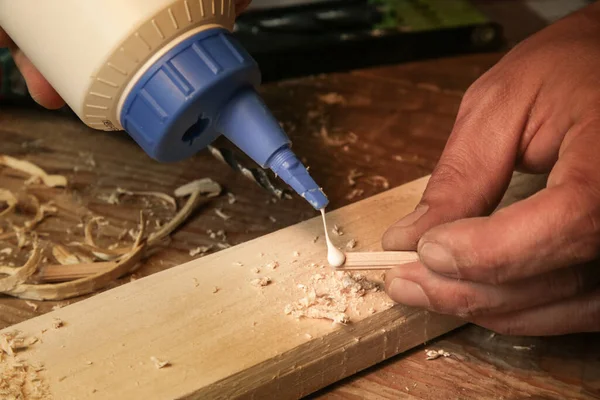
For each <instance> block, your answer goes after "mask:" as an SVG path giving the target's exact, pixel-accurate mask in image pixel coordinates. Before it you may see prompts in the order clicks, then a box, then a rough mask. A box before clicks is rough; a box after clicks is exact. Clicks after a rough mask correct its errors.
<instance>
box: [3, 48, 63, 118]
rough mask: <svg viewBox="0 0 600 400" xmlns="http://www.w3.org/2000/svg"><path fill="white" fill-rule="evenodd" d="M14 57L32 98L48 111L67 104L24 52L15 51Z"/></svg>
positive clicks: (13, 52)
mask: <svg viewBox="0 0 600 400" xmlns="http://www.w3.org/2000/svg"><path fill="white" fill-rule="evenodd" d="M12 56H13V59H14V61H15V64H16V65H17V68H19V70H20V71H21V74H22V75H23V77H24V78H25V82H27V89H28V91H29V94H30V96H31V97H32V98H33V99H34V100H35V101H36V102H37V103H38V104H40V105H41V106H43V107H46V108H48V109H58V108H60V107H62V106H63V105H64V104H65V102H64V100H63V99H62V98H61V97H60V95H59V94H58V93H57V92H56V90H54V88H53V87H52V86H51V85H50V83H49V82H48V81H47V80H46V78H44V77H43V76H42V74H41V73H40V72H39V71H38V70H37V68H36V67H35V66H34V65H33V64H32V63H31V61H29V59H28V58H27V56H25V54H23V52H22V51H20V50H19V49H14V50H13V51H12Z"/></svg>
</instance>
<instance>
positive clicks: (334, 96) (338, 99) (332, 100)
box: [318, 92, 346, 105]
mask: <svg viewBox="0 0 600 400" xmlns="http://www.w3.org/2000/svg"><path fill="white" fill-rule="evenodd" d="M318 98H319V100H320V101H321V102H323V103H325V104H329V105H333V104H345V103H346V99H345V98H344V96H342V95H341V94H338V93H335V92H331V93H327V94H322V95H319V96H318Z"/></svg>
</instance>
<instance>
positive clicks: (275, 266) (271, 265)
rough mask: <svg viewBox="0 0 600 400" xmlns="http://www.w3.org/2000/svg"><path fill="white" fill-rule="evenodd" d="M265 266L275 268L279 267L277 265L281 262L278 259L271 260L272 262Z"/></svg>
mask: <svg viewBox="0 0 600 400" xmlns="http://www.w3.org/2000/svg"><path fill="white" fill-rule="evenodd" d="M264 267H265V268H267V269H271V270H275V269H277V267H279V263H278V262H277V261H271V262H270V263H267V264H266V265H265V266H264Z"/></svg>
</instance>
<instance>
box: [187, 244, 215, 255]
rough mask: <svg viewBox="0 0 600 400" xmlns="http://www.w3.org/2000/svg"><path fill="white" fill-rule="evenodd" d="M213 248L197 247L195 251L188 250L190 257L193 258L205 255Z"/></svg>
mask: <svg viewBox="0 0 600 400" xmlns="http://www.w3.org/2000/svg"><path fill="white" fill-rule="evenodd" d="M212 248H213V246H212V245H211V246H198V247H196V248H195V249H192V250H190V257H195V256H197V255H198V254H200V255H202V256H203V255H205V254H206V253H208V252H209V251H210V250H212Z"/></svg>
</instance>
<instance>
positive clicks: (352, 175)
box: [346, 169, 364, 186]
mask: <svg viewBox="0 0 600 400" xmlns="http://www.w3.org/2000/svg"><path fill="white" fill-rule="evenodd" d="M363 175H364V173H362V172H358V170H356V169H351V170H350V172H348V176H347V177H346V180H347V181H348V185H350V186H354V185H356V178H360V177H361V176H363Z"/></svg>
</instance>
